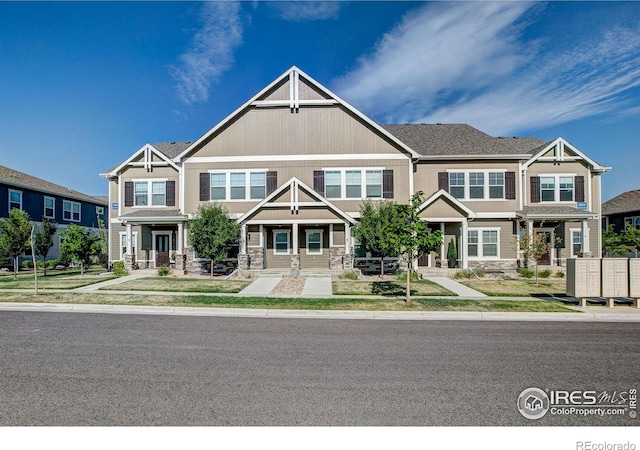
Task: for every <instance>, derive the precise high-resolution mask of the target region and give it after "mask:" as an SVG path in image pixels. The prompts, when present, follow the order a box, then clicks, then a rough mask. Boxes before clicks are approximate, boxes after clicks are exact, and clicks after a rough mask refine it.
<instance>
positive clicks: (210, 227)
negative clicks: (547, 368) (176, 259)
mask: <svg viewBox="0 0 640 450" xmlns="http://www.w3.org/2000/svg"><path fill="white" fill-rule="evenodd" d="M189 238H190V239H189V240H190V242H191V245H192V246H193V248H194V249H195V251H196V253H197V254H198V255H200V256H203V257H205V258H208V259H209V260H210V261H211V276H212V277H213V266H214V263H215V261H218V260H221V259H224V258H226V257H227V256H228V255H229V250H230V249H231V246H232V245H233V244H234V243H236V242H237V241H238V239H239V238H240V225H238V223H237V222H236V221H235V220H233V219H231V218H229V213H228V211H227V209H226V208H225V207H224V206H223V205H219V204H213V205H200V207H199V208H198V212H197V213H196V217H195V219H193V220H192V221H191V222H190V223H189Z"/></svg>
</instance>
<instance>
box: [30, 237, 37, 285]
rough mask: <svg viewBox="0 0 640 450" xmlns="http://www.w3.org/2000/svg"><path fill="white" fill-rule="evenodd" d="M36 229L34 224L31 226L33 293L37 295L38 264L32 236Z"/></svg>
mask: <svg viewBox="0 0 640 450" xmlns="http://www.w3.org/2000/svg"><path fill="white" fill-rule="evenodd" d="M35 230H36V226H35V224H34V225H33V226H32V227H31V242H30V244H31V261H33V281H34V293H33V295H38V265H37V264H36V247H35V239H34V238H33V233H34V232H35Z"/></svg>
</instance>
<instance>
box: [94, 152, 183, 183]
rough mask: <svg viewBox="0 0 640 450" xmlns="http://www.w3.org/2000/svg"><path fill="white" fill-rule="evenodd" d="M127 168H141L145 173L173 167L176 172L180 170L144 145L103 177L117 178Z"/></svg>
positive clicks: (170, 161) (159, 153)
mask: <svg viewBox="0 0 640 450" xmlns="http://www.w3.org/2000/svg"><path fill="white" fill-rule="evenodd" d="M127 167H143V168H144V169H145V170H146V171H147V172H153V168H154V167H173V168H174V169H175V170H176V171H179V170H180V169H179V168H178V166H177V165H176V164H175V163H174V162H173V161H172V160H171V159H169V158H167V157H166V156H165V155H164V154H163V153H162V152H161V151H159V150H158V149H156V148H155V147H154V146H153V145H151V144H145V145H143V146H142V147H140V149H139V150H138V151H136V152H134V153H133V154H132V155H131V156H130V157H129V158H128V159H126V160H125V161H124V162H122V163H121V164H120V165H118V166H116V167H114V168H113V169H111V170H110V171H108V172H107V173H106V174H103V175H104V176H106V177H117V176H118V175H119V174H120V173H121V172H122V171H124V170H125V169H126V168H127Z"/></svg>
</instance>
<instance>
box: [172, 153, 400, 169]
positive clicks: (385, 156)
mask: <svg viewBox="0 0 640 450" xmlns="http://www.w3.org/2000/svg"><path fill="white" fill-rule="evenodd" d="M376 159H378V160H404V159H407V157H406V155H402V154H390V153H356V154H354V153H335V154H333V153H318V154H311V155H309V154H300V153H296V154H291V155H255V156H253V155H246V156H241V155H233V156H193V157H189V158H186V159H185V160H184V162H183V164H198V163H234V162H271V161H283V162H286V161H350V160H376ZM229 170H231V169H229Z"/></svg>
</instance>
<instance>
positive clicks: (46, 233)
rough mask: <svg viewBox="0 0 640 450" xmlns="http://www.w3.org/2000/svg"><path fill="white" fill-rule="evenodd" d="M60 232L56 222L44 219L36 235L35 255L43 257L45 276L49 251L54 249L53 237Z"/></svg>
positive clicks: (45, 274)
mask: <svg viewBox="0 0 640 450" xmlns="http://www.w3.org/2000/svg"><path fill="white" fill-rule="evenodd" d="M57 230H58V225H57V224H56V223H55V222H51V221H49V219H47V218H46V217H45V218H43V219H42V223H41V224H40V229H39V230H38V232H37V233H36V237H35V254H36V255H39V256H42V262H43V263H44V276H45V277H46V276H47V263H46V259H47V255H48V254H49V250H51V247H53V237H54V236H55V234H56V231H57Z"/></svg>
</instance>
